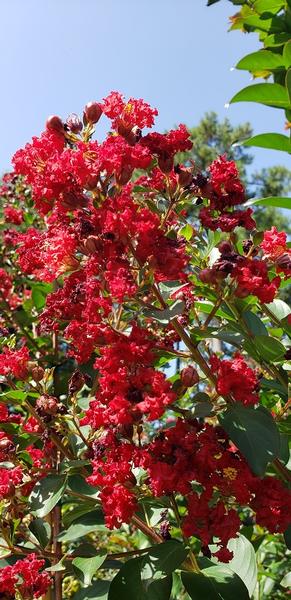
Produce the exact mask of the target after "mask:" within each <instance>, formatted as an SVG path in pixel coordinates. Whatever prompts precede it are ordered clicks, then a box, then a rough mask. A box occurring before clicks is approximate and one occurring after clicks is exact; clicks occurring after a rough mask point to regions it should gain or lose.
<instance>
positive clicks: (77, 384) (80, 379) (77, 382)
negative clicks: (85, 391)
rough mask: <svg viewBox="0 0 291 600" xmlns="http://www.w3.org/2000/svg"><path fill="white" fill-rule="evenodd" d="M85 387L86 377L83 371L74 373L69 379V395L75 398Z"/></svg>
mask: <svg viewBox="0 0 291 600" xmlns="http://www.w3.org/2000/svg"><path fill="white" fill-rule="evenodd" d="M84 385H85V377H84V375H83V373H81V371H79V370H77V371H74V373H73V375H72V377H71V378H70V379H69V394H70V396H73V395H74V394H76V393H77V392H79V391H80V390H81V389H82V387H83V386H84Z"/></svg>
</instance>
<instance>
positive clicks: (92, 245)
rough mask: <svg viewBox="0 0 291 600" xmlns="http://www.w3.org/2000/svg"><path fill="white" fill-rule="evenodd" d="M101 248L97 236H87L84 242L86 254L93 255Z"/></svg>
mask: <svg viewBox="0 0 291 600" xmlns="http://www.w3.org/2000/svg"><path fill="white" fill-rule="evenodd" d="M101 247H102V242H101V241H100V239H99V238H98V237H97V235H89V236H88V237H87V239H86V240H85V241H84V248H85V250H86V252H87V254H94V253H95V252H97V251H98V250H100V249H101Z"/></svg>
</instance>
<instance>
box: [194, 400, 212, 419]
mask: <svg viewBox="0 0 291 600" xmlns="http://www.w3.org/2000/svg"><path fill="white" fill-rule="evenodd" d="M212 409H213V405H212V404H211V402H197V403H196V404H195V405H194V408H193V409H192V413H193V416H194V417H195V418H197V419H204V418H205V417H209V416H210V415H211V413H212Z"/></svg>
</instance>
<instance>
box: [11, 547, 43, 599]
mask: <svg viewBox="0 0 291 600" xmlns="http://www.w3.org/2000/svg"><path fill="white" fill-rule="evenodd" d="M44 564H45V561H44V560H40V559H38V558H37V556H36V554H29V555H28V556H27V557H26V558H24V559H23V560H18V561H17V562H16V563H15V564H14V565H11V566H10V565H9V566H7V567H3V568H2V569H0V592H1V593H2V594H8V596H7V598H9V599H10V598H11V600H13V599H14V598H15V594H16V592H17V591H19V592H20V594H21V597H22V598H23V600H33V599H34V598H41V597H42V596H43V595H44V594H45V593H46V591H47V589H48V587H49V585H50V584H51V577H50V576H49V574H48V573H47V572H45V571H42V572H39V571H40V569H41V568H42V567H43V566H44ZM5 597H6V596H5Z"/></svg>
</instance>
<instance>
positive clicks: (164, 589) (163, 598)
mask: <svg viewBox="0 0 291 600" xmlns="http://www.w3.org/2000/svg"><path fill="white" fill-rule="evenodd" d="M142 565H143V558H133V559H131V560H128V561H127V562H126V563H125V564H124V565H123V567H122V568H121V569H120V571H119V573H117V575H116V576H115V577H114V579H113V580H112V582H111V585H110V588H109V594H108V600H169V598H170V595H171V588H172V577H171V575H168V576H166V577H163V578H162V579H156V580H151V581H149V580H144V581H142V579H141V569H142Z"/></svg>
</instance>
